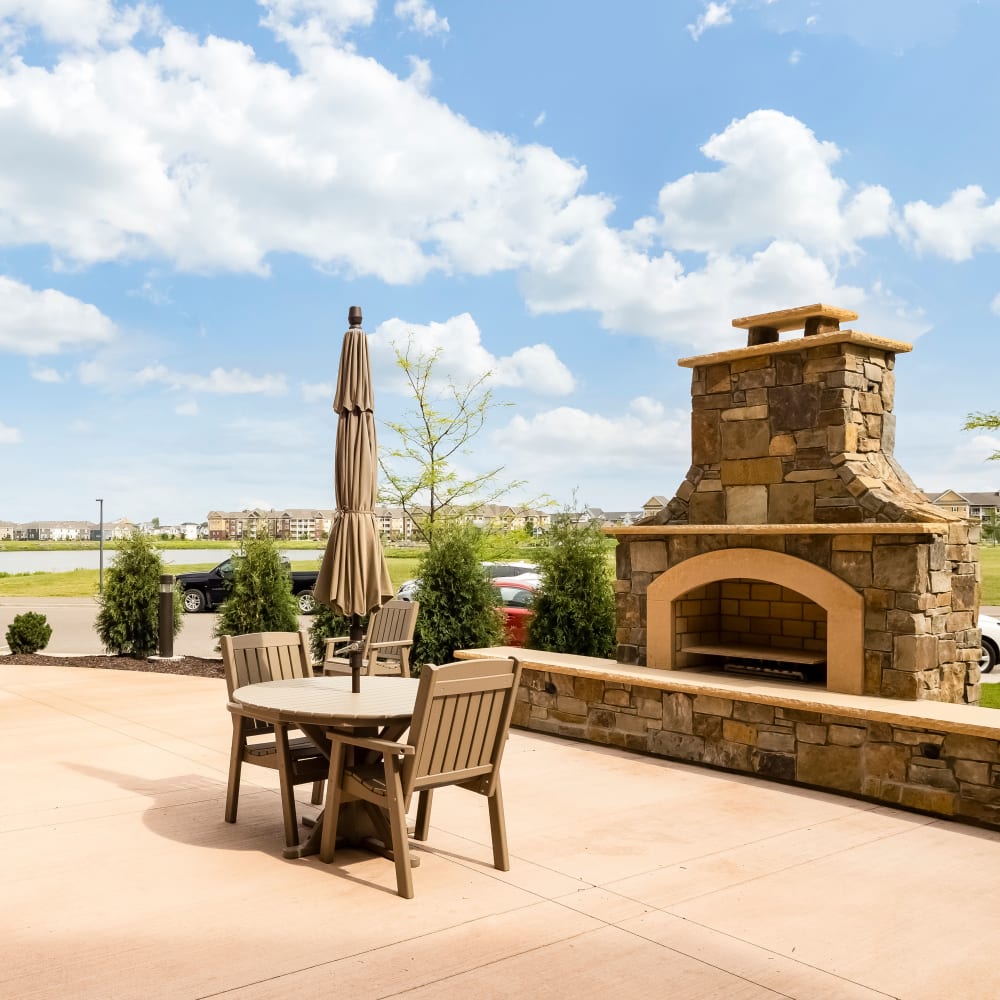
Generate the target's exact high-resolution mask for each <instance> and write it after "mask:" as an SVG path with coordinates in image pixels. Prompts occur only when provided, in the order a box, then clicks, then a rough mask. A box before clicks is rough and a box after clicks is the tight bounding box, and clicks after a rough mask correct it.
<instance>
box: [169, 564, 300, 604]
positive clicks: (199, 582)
mask: <svg viewBox="0 0 1000 1000" xmlns="http://www.w3.org/2000/svg"><path fill="white" fill-rule="evenodd" d="M234 568H235V567H234V565H233V558H232V557H230V558H229V559H227V560H225V562H220V563H219V565H218V566H216V567H214V568H213V569H209V570H205V571H203V572H201V573H178V574H177V582H178V583H179V584H180V587H181V593H182V595H183V596H182V598H181V602H182V604H183V606H184V610H185V611H189V612H191V613H192V614H193V613H195V612H198V611H211V610H212V609H213V608H217V607H218V606H219V605H220V604H221V603H222V602H223V601H224V600H225V599H226V598H227V597H228V596H229V591H230V588H231V587H232V582H233V571H234ZM291 575H292V593H293V594H294V595H295V597H296V599H297V600H298V602H299V611H301V612H302V614H304V615H311V614H312V613H313V612H314V611H315V610H316V601H315V599H314V598H313V589H314V588H315V586H316V577H318V576H319V573H317V572H316V571H315V570H292V571H291Z"/></svg>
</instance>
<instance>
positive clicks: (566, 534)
mask: <svg viewBox="0 0 1000 1000" xmlns="http://www.w3.org/2000/svg"><path fill="white" fill-rule="evenodd" d="M535 562H537V563H538V565H539V568H540V569H541V572H542V584H541V587H540V589H539V590H538V592H537V593H536V594H535V599H534V601H533V604H532V606H533V608H534V611H535V614H534V617H533V618H532V619H531V620H530V621H529V622H528V645H529V646H530V647H531V648H532V649H546V650H550V651H553V652H559V653H576V654H577V655H579V656H602V657H604V656H611V655H612V653H613V651H614V648H615V598H614V589H613V586H612V582H611V573H610V568H609V566H608V561H607V543H606V540H605V537H604V535H603V534H602V532H601V530H600V528H598V527H597V525H595V524H585V525H579V524H574V523H573V521H572V519H571V518H569V517H566V516H563V517H558V518H555V519H554V520H553V524H552V527H551V528H550V529H549V531H548V533H547V534H546V536H545V545H544V546H543V547H542V548H541V549H539V551H538V553H537V555H536V556H535Z"/></svg>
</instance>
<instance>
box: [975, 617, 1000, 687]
mask: <svg viewBox="0 0 1000 1000" xmlns="http://www.w3.org/2000/svg"><path fill="white" fill-rule="evenodd" d="M979 628H980V629H981V630H982V633H983V656H982V659H981V660H980V661H979V669H980V670H981V671H982V672H983V673H984V674H988V673H989V672H990V671H991V670H992V669H993V668H994V667H995V666H996V665H997V660H1000V620H998V619H996V618H994V617H992V616H991V615H980V616H979Z"/></svg>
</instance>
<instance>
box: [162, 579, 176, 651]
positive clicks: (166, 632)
mask: <svg viewBox="0 0 1000 1000" xmlns="http://www.w3.org/2000/svg"><path fill="white" fill-rule="evenodd" d="M173 655H174V578H173V576H172V575H171V574H169V573H164V574H163V575H162V576H161V577H160V656H161V657H164V658H166V659H170V658H171V657H173Z"/></svg>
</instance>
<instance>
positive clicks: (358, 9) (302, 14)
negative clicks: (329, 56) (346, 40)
mask: <svg viewBox="0 0 1000 1000" xmlns="http://www.w3.org/2000/svg"><path fill="white" fill-rule="evenodd" d="M257 3H258V4H259V5H260V6H261V7H263V8H264V10H265V15H264V18H263V22H262V23H263V24H265V25H266V26H268V27H270V28H271V29H273V30H274V32H275V34H276V35H278V37H279V38H283V39H284V40H285V41H288V42H291V43H293V45H295V44H310V43H313V44H315V43H323V42H325V41H328V40H329V39H330V38H331V37H337V36H340V35H342V34H344V33H346V32H348V31H350V30H351V29H352V28H357V27H365V26H367V25H369V24H371V23H372V21H373V20H374V17H375V9H376V8H377V7H378V0H257Z"/></svg>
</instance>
